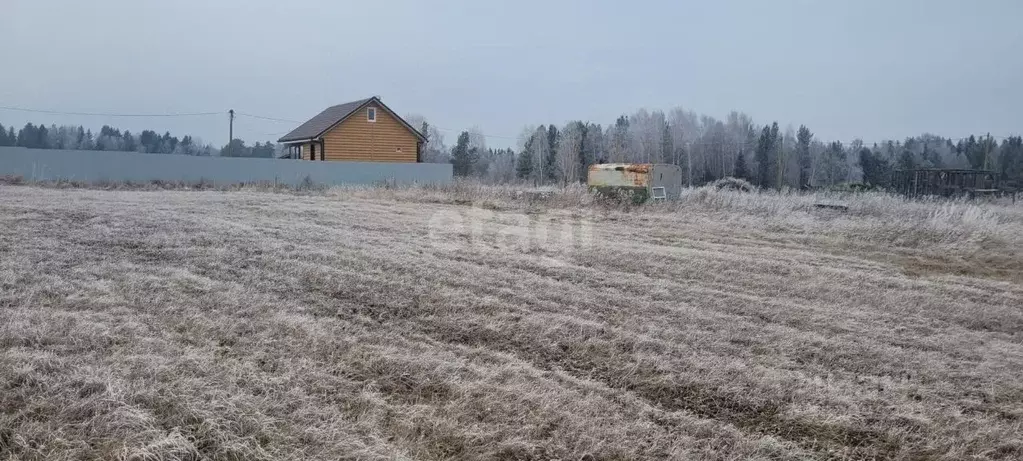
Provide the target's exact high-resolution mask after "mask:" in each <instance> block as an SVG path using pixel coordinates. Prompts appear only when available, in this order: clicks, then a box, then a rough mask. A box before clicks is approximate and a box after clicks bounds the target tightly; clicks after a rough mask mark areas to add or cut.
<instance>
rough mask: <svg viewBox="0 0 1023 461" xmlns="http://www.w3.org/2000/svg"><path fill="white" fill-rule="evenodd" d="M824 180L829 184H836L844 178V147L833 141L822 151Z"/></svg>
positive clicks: (846, 168) (845, 168) (845, 169)
mask: <svg viewBox="0 0 1023 461" xmlns="http://www.w3.org/2000/svg"><path fill="white" fill-rule="evenodd" d="M823 163H824V165H823V170H824V178H825V181H826V182H827V183H828V184H829V185H830V184H837V183H839V182H841V181H843V180H844V179H845V177H846V173H847V170H848V166H849V165H848V164H847V163H846V155H845V147H843V146H842V143H841V142H838V141H835V142H832V143H831V144H828V148H827V149H826V150H825V151H824V162H823Z"/></svg>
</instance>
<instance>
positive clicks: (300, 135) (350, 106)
mask: <svg viewBox="0 0 1023 461" xmlns="http://www.w3.org/2000/svg"><path fill="white" fill-rule="evenodd" d="M371 102H376V103H377V104H378V105H379V106H380V107H381V108H383V109H384V110H386V111H387V112H388V113H389V114H391V116H392V117H394V118H395V119H397V120H398V121H400V122H401V123H402V125H405V128H408V129H409V131H411V132H412V133H413V134H415V135H416V137H417V138H419V139H420V140H422V141H426V136H424V135H423V134H422V133H420V132H419V130H417V129H415V128H413V127H412V125H409V124H408V122H406V121H405V119H403V118H401V117H399V116H398V114H395V113H394V111H393V110H391V108H390V107H387V106H386V105H384V103H383V102H381V101H380V98H378V97H376V96H373V97H372V98H366V99H360V100H358V101H352V102H346V103H344V104H338V105H336V106H330V107H328V108H326V109H324V110H323V112H320V113H319V114H317V115H316V116H315V117H313V118H311V119H309V120H308V121H306V122H305V123H303V124H301V125H299V126H298V128H295V129H294V130H291V132H290V133H288V134H286V135H284V136H283V137H281V139H278V140H277V142H292V141H305V140H309V139H316V138H319V137H320V136H322V135H323V133H326V132H327V131H330V129H331V128H334V127H335V126H337V125H338V124H340V123H341V122H343V121H345V119H347V118H348V117H350V116H351V115H352V114H354V113H356V112H358V111H359V109H362V108H363V107H365V106H366V105H368V104H369V103H371Z"/></svg>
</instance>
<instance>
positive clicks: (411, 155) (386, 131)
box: [302, 104, 419, 163]
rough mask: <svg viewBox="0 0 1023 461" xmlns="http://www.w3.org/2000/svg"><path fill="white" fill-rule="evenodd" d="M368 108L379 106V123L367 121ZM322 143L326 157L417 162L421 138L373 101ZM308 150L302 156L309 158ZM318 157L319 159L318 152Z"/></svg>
mask: <svg viewBox="0 0 1023 461" xmlns="http://www.w3.org/2000/svg"><path fill="white" fill-rule="evenodd" d="M369 107H375V108H376V111H377V113H376V122H370V121H369V120H368V117H367V110H368V108H369ZM323 142H324V145H325V146H326V147H327V154H326V155H327V157H326V158H327V160H343V161H362V162H413V163H414V162H415V161H416V147H417V144H418V142H419V139H418V138H416V135H414V134H412V132H410V131H409V130H408V129H407V128H405V125H403V124H402V123H401V122H400V121H398V119H396V118H394V117H392V116H391V114H389V113H387V111H385V110H383V109H381V108H380V107H378V106H377V105H376V104H371V105H369V106H367V107H364V108H362V109H359V110H358V111H357V112H356V113H354V114H352V115H351V116H350V117H348V119H347V120H345V121H344V122H342V123H341V124H340V125H338V126H336V127H334V129H332V130H330V131H328V132H327V133H326V134H324V135H323ZM306 149H308V147H306V148H303V156H302V158H308V153H307V152H306ZM318 150H319V147H317V151H318ZM316 157H317V159H319V152H317V155H316Z"/></svg>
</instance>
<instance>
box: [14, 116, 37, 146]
mask: <svg viewBox="0 0 1023 461" xmlns="http://www.w3.org/2000/svg"><path fill="white" fill-rule="evenodd" d="M38 142H39V132H38V130H37V129H36V127H35V125H33V124H32V123H31V122H29V123H26V124H25V126H24V127H22V129H20V130H18V147H27V148H29V149H32V148H35V147H36V145H37V143H38Z"/></svg>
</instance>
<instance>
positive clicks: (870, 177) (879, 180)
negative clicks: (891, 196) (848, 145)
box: [859, 147, 891, 187]
mask: <svg viewBox="0 0 1023 461" xmlns="http://www.w3.org/2000/svg"><path fill="white" fill-rule="evenodd" d="M859 164H860V169H861V170H863V183H864V184H870V185H872V186H881V187H883V186H886V185H887V184H888V174H889V171H890V168H891V166H890V165H889V164H888V160H886V159H885V158H884V157H882V156H880V155H878V154H875V153H874V151H872V150H870V149H868V148H866V147H864V148H861V149H860V153H859Z"/></svg>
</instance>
